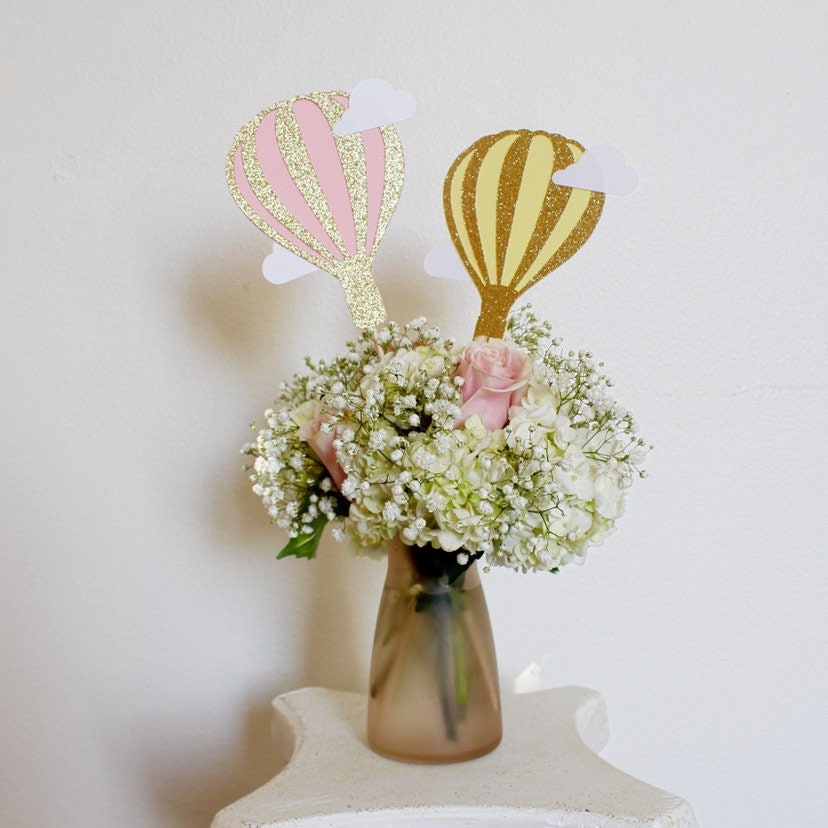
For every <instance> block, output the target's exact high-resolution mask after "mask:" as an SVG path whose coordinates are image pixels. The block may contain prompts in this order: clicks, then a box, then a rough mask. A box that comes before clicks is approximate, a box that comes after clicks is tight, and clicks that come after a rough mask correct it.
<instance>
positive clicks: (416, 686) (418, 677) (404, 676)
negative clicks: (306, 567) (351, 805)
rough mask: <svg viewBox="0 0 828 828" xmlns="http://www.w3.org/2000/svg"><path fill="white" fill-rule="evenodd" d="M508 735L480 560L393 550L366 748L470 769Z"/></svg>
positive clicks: (399, 546)
mask: <svg viewBox="0 0 828 828" xmlns="http://www.w3.org/2000/svg"><path fill="white" fill-rule="evenodd" d="M501 734H502V724H501V714H500V691H499V686H498V675H497V661H496V659H495V650H494V641H493V639H492V629H491V625H490V623H489V612H488V609H487V608H486V598H485V596H484V595H483V587H482V585H481V583H480V573H479V572H478V568H477V562H476V561H472V562H471V563H470V564H469V563H467V564H466V565H464V566H461V565H459V564H458V563H457V555H456V554H455V553H447V552H444V551H443V550H440V549H434V548H432V547H416V546H406V545H405V544H403V543H402V542H401V541H400V540H399V539H395V540H393V541H391V542H390V544H389V548H388V572H387V575H386V579H385V586H384V588H383V592H382V598H381V600H380V607H379V613H378V615H377V624H376V630H375V634H374V648H373V653H372V657H371V677H370V692H369V696H368V744H369V746H370V747H371V749H372V750H374V751H375V752H376V753H379V754H382V755H383V756H387V757H390V758H392V759H399V760H402V761H405V762H422V763H440V762H462V761H464V760H467V759H474V758H475V757H477V756H482V755H483V754H485V753H488V752H489V751H491V750H494V748H496V747H497V745H498V744H499V743H500V738H501Z"/></svg>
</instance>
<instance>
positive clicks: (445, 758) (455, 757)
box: [368, 733, 503, 765]
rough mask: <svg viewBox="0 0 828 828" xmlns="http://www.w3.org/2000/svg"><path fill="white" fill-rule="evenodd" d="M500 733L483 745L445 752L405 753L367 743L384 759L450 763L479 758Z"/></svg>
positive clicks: (500, 737) (488, 749) (419, 763)
mask: <svg viewBox="0 0 828 828" xmlns="http://www.w3.org/2000/svg"><path fill="white" fill-rule="evenodd" d="M502 738H503V736H502V734H500V733H499V734H498V735H497V738H496V739H494V740H492V741H491V742H488V743H486V744H483V745H477V746H475V747H473V748H468V749H467V750H464V751H458V752H457V753H446V754H442V755H441V754H421V753H413V752H412V753H405V752H404V751H395V750H385V749H384V748H382V747H380V746H379V745H373V744H371V742H369V743H368V747H369V748H371V750H372V751H374V753H376V754H378V755H379V756H383V757H385V758H386V759H393V760H394V761H395V762H406V763H408V764H415V765H452V764H455V763H457V762H468V761H470V760H472V759H479V758H480V757H481V756H485V755H486V754H487V753H491V752H492V751H493V750H494V749H495V748H496V747H497V746H498V745H499V744H500V742H501V739H502Z"/></svg>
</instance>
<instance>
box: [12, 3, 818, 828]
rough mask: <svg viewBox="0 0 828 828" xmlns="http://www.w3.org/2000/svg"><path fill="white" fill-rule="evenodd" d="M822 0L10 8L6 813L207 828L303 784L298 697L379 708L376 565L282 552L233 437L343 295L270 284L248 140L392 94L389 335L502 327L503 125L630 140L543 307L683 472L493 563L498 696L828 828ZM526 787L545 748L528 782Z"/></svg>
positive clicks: (660, 772)
mask: <svg viewBox="0 0 828 828" xmlns="http://www.w3.org/2000/svg"><path fill="white" fill-rule="evenodd" d="M826 23H828V19H826V10H825V6H824V4H822V3H819V2H790V0H789V2H776V3H768V2H752V3H747V2H736V3H721V2H718V0H715V2H707V0H703V1H702V2H696V3H692V4H683V5H679V4H671V3H658V2H643V0H638V1H637V2H624V3H609V2H607V3H599V2H581V3H575V2H568V1H567V2H552V0H547V2H538V1H536V2H510V3H502V2H494V1H493V0H487V2H471V0H465V1H464V2H459V1H456V2H451V3H447V2H443V1H442V0H439V1H437V0H428V2H418V3H413V2H411V3H403V2H379V0H371V2H361V3H357V2H350V3H346V2H321V0H314V2H261V0H256V2H250V0H248V2H244V3H231V2H224V3H214V4H205V3H197V2H193V1H192V0H190V2H183V1H182V0H179V1H178V2H170V3H164V4H162V3H156V4H151V5H150V4H140V3H130V2H126V0H110V2H90V0H78V2H74V3H61V2H56V1H55V0H53V1H52V2H46V0H12V2H8V0H7V2H6V3H5V4H4V24H3V27H2V33H1V34H0V47H1V48H0V61H2V81H1V83H2V102H1V103H0V106H1V107H2V138H0V141H2V152H0V170H2V178H0V187H2V216H0V232H2V237H3V244H2V271H0V272H1V273H2V285H3V293H4V296H3V301H2V311H0V312H1V313H2V320H3V321H2V340H3V342H2V354H3V363H4V378H3V389H4V404H3V406H2V408H1V409H0V418H2V435H3V440H2V443H3V449H2V480H3V494H2V498H1V499H0V508H2V516H1V520H2V523H1V524H0V525H2V534H3V537H4V542H3V547H2V573H3V574H2V604H0V617H2V623H1V624H0V659H2V660H0V665H2V666H1V667H0V671H1V672H0V704H2V723H1V724H0V751H1V752H2V757H1V758H0V761H2V768H0V793H1V796H0V824H2V825H3V826H7V825H8V826H17V825H26V826H29V827H30V828H35V827H36V826H37V827H38V828H40V826H43V827H44V828H45V827H46V826H49V827H51V826H57V825H73V826H74V825H78V826H80V825H84V826H103V825H115V824H117V825H119V826H130V828H132V826H136V827H137V826H176V828H195V826H203V825H206V824H208V822H209V819H210V818H211V816H212V814H213V813H214V812H215V811H217V810H218V809H219V808H220V807H221V806H223V805H225V804H227V803H229V802H230V801H232V800H234V799H236V798H238V797H239V796H241V795H243V794H245V793H247V792H249V791H250V790H252V789H253V788H254V787H256V786H257V785H259V784H261V783H262V782H264V781H265V780H266V779H267V778H269V776H270V775H271V773H272V772H273V770H274V768H275V767H276V765H275V760H274V758H272V756H271V755H270V753H269V735H268V728H269V703H270V700H271V698H272V697H273V696H274V695H276V694H277V693H280V692H284V691H286V690H289V689H293V688H296V687H300V686H303V685H308V684H324V685H328V686H331V687H335V688H343V689H354V690H356V689H363V688H364V686H365V682H366V675H367V669H368V663H367V662H368V655H369V648H370V641H371V634H372V625H373V616H374V612H375V606H376V601H377V598H378V593H379V589H380V585H381V581H382V577H383V571H382V570H383V567H382V565H381V564H376V563H374V562H371V561H363V560H357V561H354V560H351V559H349V558H348V557H347V555H346V554H345V553H344V552H343V550H342V549H341V548H340V547H339V546H337V545H336V544H334V543H333V542H325V543H324V545H323V548H322V550H321V553H320V556H319V559H318V560H316V561H314V562H310V563H309V562H305V561H295V560H285V561H279V562H278V563H277V562H276V561H275V560H274V556H275V552H276V551H277V550H278V549H279V548H280V545H281V544H282V542H283V540H284V539H283V537H282V536H281V535H280V533H279V532H278V531H277V530H276V529H274V528H272V527H271V526H270V525H269V524H268V522H267V519H266V515H265V513H264V510H263V509H262V508H261V506H260V504H259V503H258V502H257V500H256V498H255V497H254V496H253V495H252V494H251V493H249V492H248V491H247V483H246V479H245V476H244V474H243V473H242V471H241V458H240V457H239V456H238V454H237V449H238V447H239V446H240V445H241V443H242V442H244V441H245V440H246V439H247V438H248V431H247V428H246V426H247V423H248V422H249V421H250V420H253V419H255V418H256V417H258V416H260V413H261V411H262V410H263V409H264V408H265V407H266V406H267V405H268V404H269V402H270V400H271V399H272V396H273V395H274V392H275V387H276V383H277V381H278V380H279V379H280V378H282V377H285V376H286V375H289V374H290V373H292V372H293V371H294V370H298V369H300V368H301V367H302V356H303V355H304V354H305V353H306V352H310V353H312V354H314V355H316V356H324V355H331V354H333V353H334V352H336V350H337V349H338V348H339V347H340V343H341V342H342V340H343V339H344V338H345V337H347V336H349V335H350V334H351V333H352V331H353V329H352V328H351V325H350V322H349V321H348V316H347V313H346V311H345V305H344V302H343V299H342V296H341V294H340V289H339V286H338V285H337V284H336V283H335V282H334V281H333V280H331V279H330V278H329V277H324V276H322V275H320V274H317V275H315V276H313V277H310V278H308V279H306V280H302V281H299V282H296V283H293V284H290V285H288V286H285V287H283V288H281V289H280V288H275V287H273V286H271V285H269V284H267V283H266V282H265V281H264V280H263V279H262V278H261V276H260V275H259V267H260V263H261V260H262V258H263V257H264V255H266V253H267V252H268V250H269V242H268V241H267V239H266V238H265V237H264V236H263V235H261V234H260V233H258V231H256V230H255V229H254V228H253V227H252V225H250V224H249V222H247V221H246V219H244V217H243V216H242V215H241V213H240V212H239V211H238V209H237V208H236V206H235V205H234V204H233V202H232V200H231V198H230V195H229V193H228V192H227V189H226V185H225V182H224V157H225V152H226V150H227V148H228V146H229V144H230V142H231V140H232V138H233V136H234V134H235V132H236V130H237V128H238V127H239V126H241V124H242V123H244V122H245V121H246V120H247V119H249V118H250V117H251V116H252V115H253V114H254V113H255V112H257V111H258V110H259V109H260V108H262V107H263V106H265V105H268V104H271V103H273V102H274V101H276V100H279V99H281V98H285V97H289V96H291V95H293V94H295V93H297V92H301V91H310V90H317V89H330V88H337V87H342V88H349V87H350V86H352V85H353V84H354V83H355V82H357V81H358V80H360V79H362V78H364V77H370V76H379V77H384V78H386V79H388V80H390V81H391V82H393V83H394V84H395V85H397V86H399V87H401V88H405V89H408V90H410V91H411V92H412V93H413V94H414V95H415V96H416V97H417V99H418V100H419V111H418V113H417V115H416V117H415V118H414V120H412V121H409V122H407V123H405V124H403V125H402V126H401V127H400V132H401V134H402V137H403V141H404V145H405V149H406V153H407V159H408V178H407V182H406V185H405V190H404V193H403V199H402V202H401V206H400V209H399V211H398V213H397V216H396V218H395V220H394V222H393V223H392V225H391V228H390V230H389V233H388V235H387V237H386V241H385V244H384V247H383V250H382V251H381V253H380V256H379V257H378V262H377V268H376V272H377V276H378V280H379V282H380V285H381V288H382V290H383V292H384V294H385V297H386V301H387V304H388V306H389V309H390V312H391V314H392V316H394V317H397V318H408V317H410V316H413V315H416V314H417V313H425V314H427V315H428V316H429V317H431V318H433V320H434V321H436V322H438V323H439V324H441V325H442V326H443V327H444V328H445V329H447V330H451V331H452V332H455V333H457V334H460V335H463V334H470V332H471V330H472V325H473V321H474V318H475V316H476V313H477V305H476V295H475V294H474V292H473V291H472V289H471V287H470V286H468V287H467V286H465V285H463V284H459V283H452V284H443V283H441V282H435V281H433V280H429V279H427V277H425V276H424V275H423V274H422V272H421V265H420V262H421V260H422V256H423V254H424V253H425V251H426V250H427V249H428V248H429V247H430V246H432V245H434V244H436V243H439V242H440V241H442V240H443V238H444V237H445V235H444V234H445V230H444V223H443V218H442V208H441V187H442V181H443V176H444V174H445V171H446V170H447V168H448V166H449V164H450V163H451V161H452V160H453V159H454V157H455V156H456V155H457V154H458V153H459V151H460V150H462V149H463V148H464V147H466V146H467V145H468V144H469V143H471V142H472V141H473V140H475V139H476V138H478V137H480V136H481V135H484V134H486V133H490V132H495V131H498V130H501V129H504V128H522V127H528V128H543V129H548V130H552V131H557V132H562V133H564V134H566V135H571V136H573V137H576V138H578V139H579V140H581V141H582V142H583V143H584V144H586V145H587V146H590V145H595V144H601V143H612V144H614V145H616V146H618V147H620V148H622V149H623V150H624V151H625V153H626V154H627V157H628V159H629V161H630V162H631V163H632V164H633V165H634V166H635V167H637V169H638V171H639V174H640V179H641V184H640V187H639V189H638V190H637V191H636V192H635V194H633V195H632V196H630V197H628V198H626V199H618V198H615V199H612V200H608V203H607V208H606V210H605V212H604V217H603V218H602V220H601V224H600V226H599V228H598V230H597V232H596V233H595V235H594V236H593V238H592V240H591V241H590V242H589V244H588V245H587V246H586V247H585V248H584V250H583V251H581V252H580V253H579V254H578V255H577V256H576V257H575V258H574V259H572V260H571V261H570V262H569V263H568V264H566V265H565V266H564V267H563V268H562V269H561V270H560V271H558V272H557V274H555V275H554V276H553V277H551V278H549V279H547V280H546V281H545V282H544V283H543V284H542V285H541V286H539V287H537V288H535V289H534V291H533V292H532V293H531V294H530V296H529V298H530V299H531V300H532V301H533V303H534V304H535V306H536V308H539V309H540V310H541V311H542V312H543V313H544V314H545V315H547V316H548V317H550V318H551V319H552V320H553V321H554V324H555V327H556V329H557V331H558V332H559V333H560V334H561V335H562V336H564V338H565V340H566V341H567V343H568V344H570V345H571V346H572V347H574V348H581V347H589V348H591V349H592V350H593V351H595V352H596V354H598V355H600V356H601V357H602V358H603V359H604V360H605V361H606V362H607V365H608V369H609V370H610V371H611V372H612V373H613V374H614V376H615V377H616V379H617V390H618V393H619V396H620V398H621V399H622V400H623V401H624V402H625V403H626V404H627V405H628V406H629V407H630V408H631V409H632V410H633V411H635V412H636V414H637V416H638V419H639V421H640V423H641V425H642V431H643V433H644V434H645V436H646V437H647V438H648V439H651V440H653V441H654V442H655V443H656V444H657V450H656V452H655V453H654V454H653V455H652V456H651V462H650V464H649V468H650V472H651V477H650V479H649V480H648V481H645V482H642V483H640V484H638V485H637V486H636V487H635V488H634V490H633V492H632V496H631V500H630V505H629V509H628V514H627V516H626V517H625V519H624V520H623V521H622V523H621V526H620V529H619V531H618V532H617V533H616V534H615V535H614V536H613V537H612V538H611V540H610V541H608V542H607V544H606V545H605V546H604V547H602V548H600V549H598V550H596V551H595V552H594V553H593V554H592V555H591V558H590V560H589V562H588V564H587V566H586V567H584V568H577V569H572V570H571V571H566V572H564V573H562V574H561V575H559V576H557V577H543V576H519V575H515V574H513V573H509V572H503V573H494V574H492V575H491V576H490V577H489V580H488V584H487V592H488V596H489V602H490V609H491V612H492V615H493V619H494V624H495V629H496V638H497V644H498V650H499V657H500V666H501V671H502V675H503V680H504V686H505V687H509V686H510V682H511V679H512V678H513V677H514V676H515V675H516V674H517V673H519V672H520V670H521V669H522V668H523V667H525V666H526V665H527V664H528V663H529V662H530V661H531V660H533V659H536V658H539V657H542V656H544V655H548V656H549V664H550V671H551V681H553V682H555V683H561V684H563V683H578V684H584V685H587V686H592V687H595V688H598V689H600V690H602V691H603V692H604V693H605V695H606V697H607V699H608V703H609V707H610V715H611V728H612V733H613V735H612V740H611V743H610V746H609V748H608V750H607V752H606V754H605V755H606V756H607V758H608V759H609V760H610V761H612V762H614V763H615V764H617V765H619V766H620V767H622V768H624V769H625V770H628V771H629V772H631V773H633V774H635V775H637V776H640V777H642V778H644V779H647V780H648V781H651V782H653V783H654V784H657V785H659V786H661V787H664V788H666V789H668V790H671V791H674V792H676V793H679V794H682V795H683V796H685V797H687V798H688V799H689V800H690V801H691V802H692V803H693V805H694V807H695V809H696V811H697V814H698V817H699V820H700V822H701V824H702V825H703V826H706V828H733V826H751V828H771V826H773V828H778V826H782V825H802V826H805V825H809V826H810V825H814V826H816V825H821V824H823V823H824V822H825V819H826V817H825V813H826V808H828V794H826V786H825V772H826V769H827V768H828V763H826V760H825V740H826V737H828V726H827V723H826V713H825V705H826V695H827V694H828V664H826V651H827V645H828V636H827V635H826V628H827V627H828V610H826V601H825V583H826V578H828V554H826V545H825V529H826V526H825V523H826V521H825V515H826V480H825V475H824V470H825V461H826V459H828V437H826V427H825V422H824V415H825V412H826V410H828V409H827V408H826V406H828V382H827V381H826V356H828V338H827V337H826V325H825V318H826V315H828V288H826V284H825V279H826V266H827V265H828V255H826V253H828V242H826V238H827V237H828V234H826V232H825V218H826V213H825V196H826V187H828V175H826V164H825V153H826V145H827V144H828V129H826V126H828V116H827V114H826V102H825V101H826V96H825V88H824V83H825V77H826V75H825V72H826V59H825V56H824V47H825V42H826V35H827V34H828V26H827V25H826ZM527 761H529V759H528V758H527Z"/></svg>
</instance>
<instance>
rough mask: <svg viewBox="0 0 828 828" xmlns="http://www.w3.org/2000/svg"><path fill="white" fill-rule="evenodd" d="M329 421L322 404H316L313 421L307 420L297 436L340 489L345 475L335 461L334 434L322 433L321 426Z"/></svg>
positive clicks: (330, 432) (331, 432) (329, 432)
mask: <svg viewBox="0 0 828 828" xmlns="http://www.w3.org/2000/svg"><path fill="white" fill-rule="evenodd" d="M329 419H330V416H329V415H328V414H327V413H326V412H325V411H324V410H323V407H322V403H318V404H317V406H316V413H315V414H314V417H313V419H312V420H308V422H306V423H305V424H304V425H303V426H301V427H300V428H299V436H300V437H301V438H302V439H303V440H304V441H305V442H306V443H307V444H308V445H309V446H310V447H311V448H312V449H313V452H314V454H315V455H316V456H317V457H318V458H319V462H320V463H322V465H323V466H324V467H325V468H326V469H327V470H328V474H330V476H331V478H332V479H333V482H334V483H335V484H336V487H337V488H338V489H341V488H342V482H343V481H344V480H345V477H346V475H345V471H344V470H343V468H342V466H340V465H339V461H338V460H337V459H336V449H334V446H333V442H334V440H335V439H336V434H335V433H334V432H333V430H331V431H328V432H325V431H322V424H323V423H326V422H327V421H328V420H329Z"/></svg>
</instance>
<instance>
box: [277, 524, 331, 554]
mask: <svg viewBox="0 0 828 828" xmlns="http://www.w3.org/2000/svg"><path fill="white" fill-rule="evenodd" d="M327 522H328V519H327V518H326V517H325V515H323V514H321V513H320V514H318V515H317V516H316V517H315V518H314V519H313V522H312V523H310V527H311V529H312V530H313V531H311V532H302V534H300V535H298V536H297V537H295V538H291V539H290V540H289V541H288V542H287V544H286V545H285V547H284V549H282V551H281V552H280V553H279V554H278V555H277V556H276V558H277V559H278V558H287V557H290V556H291V555H293V556H294V557H295V558H313V557H315V556H316V549H317V547H318V546H319V541H320V540H321V538H322V532H324V531H325V525H326V524H327Z"/></svg>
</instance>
